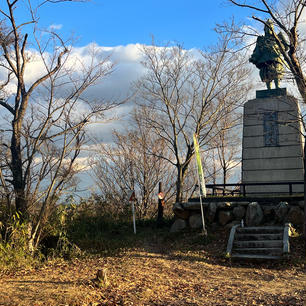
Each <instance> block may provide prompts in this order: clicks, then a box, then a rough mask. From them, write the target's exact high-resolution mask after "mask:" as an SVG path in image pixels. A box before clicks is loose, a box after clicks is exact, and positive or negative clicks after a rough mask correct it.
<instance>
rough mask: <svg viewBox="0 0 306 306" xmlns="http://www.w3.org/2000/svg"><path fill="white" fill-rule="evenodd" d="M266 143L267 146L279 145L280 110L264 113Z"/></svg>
mask: <svg viewBox="0 0 306 306" xmlns="http://www.w3.org/2000/svg"><path fill="white" fill-rule="evenodd" d="M263 119H264V120H263V121H264V145H265V146H266V147H275V146H278V145H279V141H278V123H277V121H278V112H269V113H264V117H263Z"/></svg>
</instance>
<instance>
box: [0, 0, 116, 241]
mask: <svg viewBox="0 0 306 306" xmlns="http://www.w3.org/2000/svg"><path fill="white" fill-rule="evenodd" d="M57 2H65V1H64V0H63V1H41V2H39V3H38V4H37V2H35V3H36V4H37V7H36V8H34V7H33V6H32V3H31V1H28V5H27V6H24V3H23V1H20V0H6V1H5V4H1V7H0V14H1V16H2V19H1V21H0V50H1V54H0V68H1V71H2V72H4V73H6V75H7V79H6V80H3V81H2V83H1V86H0V88H1V90H2V99H1V100H0V106H2V109H5V110H6V114H5V117H6V118H8V119H7V121H8V122H7V126H6V129H5V131H4V132H3V139H2V143H1V145H2V148H6V149H7V154H6V158H7V163H6V166H7V167H6V169H5V173H6V177H5V181H6V182H5V183H7V184H10V185H11V186H12V189H13V192H14V199H15V208H16V210H17V211H19V212H20V213H21V214H22V217H23V219H24V220H29V221H31V222H32V223H33V224H32V225H33V226H32V230H31V234H30V242H31V243H30V245H32V246H35V245H36V244H37V242H38V239H39V233H40V230H41V228H42V222H43V220H44V218H46V216H47V214H48V210H50V209H51V207H52V206H53V205H54V203H55V202H56V200H57V199H58V197H59V196H60V194H61V191H62V190H63V188H64V187H65V186H66V187H67V183H68V182H69V181H70V182H71V179H72V177H73V174H75V168H74V165H75V162H76V160H77V157H78V155H79V153H80V148H81V145H82V143H83V141H84V129H85V127H86V125H88V124H89V123H90V122H92V121H94V120H95V119H97V118H100V117H101V116H103V113H104V112H105V111H106V110H108V109H110V108H112V107H114V106H115V105H116V103H103V102H102V101H94V100H90V99H88V98H87V96H86V90H87V89H88V88H89V87H91V86H93V85H95V84H96V83H97V82H98V81H99V80H100V79H101V78H103V77H105V76H106V75H108V74H109V73H110V72H111V71H112V66H111V65H110V64H108V61H107V60H106V59H104V60H103V59H99V57H98V56H97V54H96V53H95V50H94V49H92V50H91V51H92V54H91V55H89V58H90V60H88V61H87V62H86V64H85V63H82V62H81V61H80V60H79V59H78V58H77V57H73V54H72V48H71V47H68V46H67V45H66V44H65V43H64V41H63V40H62V39H61V38H60V37H59V35H58V34H57V33H54V32H50V31H47V33H46V31H44V32H43V33H42V31H40V29H39V28H38V24H39V18H38V15H37V13H38V9H39V8H40V7H41V6H42V5H51V4H50V3H57ZM33 3H34V2H33ZM18 10H22V12H21V13H23V16H28V17H29V19H28V20H27V21H24V18H23V20H22V21H21V22H20V23H19V20H18V18H17V15H18ZM20 15H22V14H19V16H20ZM40 34H41V35H40ZM33 46H35V49H34V50H35V51H34V50H33ZM30 48H31V49H30ZM33 63H39V67H40V71H39V74H38V76H37V77H36V78H35V79H31V75H30V72H29V71H30V68H31V67H33V66H31V65H33ZM3 186H4V184H3Z"/></svg>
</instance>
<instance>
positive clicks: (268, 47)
mask: <svg viewBox="0 0 306 306" xmlns="http://www.w3.org/2000/svg"><path fill="white" fill-rule="evenodd" d="M264 30H265V35H264V36H259V37H258V38H257V41H256V47H255V49H254V51H253V54H252V56H251V57H250V62H251V63H253V64H254V65H255V66H256V67H257V68H258V69H259V75H260V78H261V80H262V81H263V82H265V83H266V85H267V88H268V89H271V83H272V81H274V83H275V87H276V88H279V81H280V80H281V79H282V76H283V72H284V67H283V65H284V60H283V57H282V55H281V51H280V47H279V45H278V44H277V42H276V39H275V37H274V35H273V33H274V29H273V24H272V21H271V20H269V19H268V20H267V22H266V25H265V29H264ZM277 36H278V38H279V41H280V42H281V43H282V45H283V47H284V48H286V42H285V39H284V37H283V35H282V33H279V34H278V35H277Z"/></svg>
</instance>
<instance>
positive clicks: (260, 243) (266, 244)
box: [234, 240, 283, 248]
mask: <svg viewBox="0 0 306 306" xmlns="http://www.w3.org/2000/svg"><path fill="white" fill-rule="evenodd" d="M281 247H283V241H282V240H246V241H236V240H234V248H281Z"/></svg>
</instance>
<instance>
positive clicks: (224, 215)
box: [218, 210, 233, 226]
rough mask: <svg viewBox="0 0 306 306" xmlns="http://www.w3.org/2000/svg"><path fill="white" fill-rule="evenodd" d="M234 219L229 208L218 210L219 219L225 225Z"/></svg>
mask: <svg viewBox="0 0 306 306" xmlns="http://www.w3.org/2000/svg"><path fill="white" fill-rule="evenodd" d="M232 220H233V216H232V214H231V212H230V211H228V210H220V211H219V212H218V221H219V224H220V225H222V226H223V225H225V224H227V223H229V222H230V221H232Z"/></svg>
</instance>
